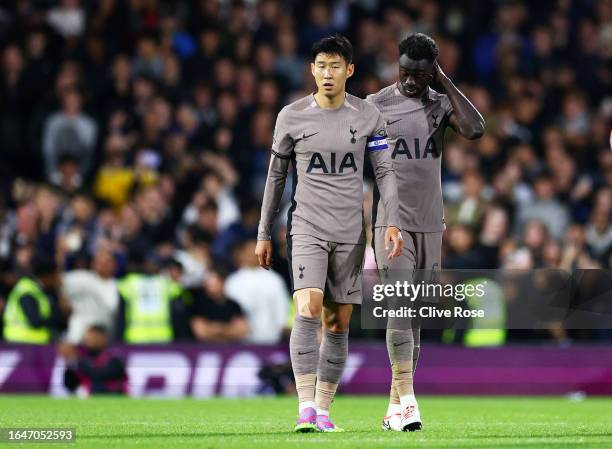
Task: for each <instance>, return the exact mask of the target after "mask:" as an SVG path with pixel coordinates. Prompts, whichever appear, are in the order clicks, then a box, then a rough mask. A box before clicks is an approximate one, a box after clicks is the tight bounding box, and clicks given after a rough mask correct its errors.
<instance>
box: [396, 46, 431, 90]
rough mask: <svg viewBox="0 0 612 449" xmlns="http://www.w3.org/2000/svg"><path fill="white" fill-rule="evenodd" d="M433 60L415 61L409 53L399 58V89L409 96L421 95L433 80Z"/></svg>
mask: <svg viewBox="0 0 612 449" xmlns="http://www.w3.org/2000/svg"><path fill="white" fill-rule="evenodd" d="M433 66H434V65H433V62H429V61H428V60H427V59H421V60H418V61H415V60H414V59H410V58H409V57H408V56H407V55H401V56H400V59H399V84H398V87H399V90H400V92H401V93H402V94H403V95H405V96H407V97H420V96H421V95H423V92H424V91H425V89H426V88H427V86H429V84H430V83H431V82H432V80H433V70H434V67H433Z"/></svg>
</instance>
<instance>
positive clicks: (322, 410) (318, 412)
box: [317, 407, 329, 416]
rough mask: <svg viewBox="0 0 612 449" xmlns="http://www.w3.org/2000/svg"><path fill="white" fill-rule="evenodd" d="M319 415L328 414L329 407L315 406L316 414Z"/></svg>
mask: <svg viewBox="0 0 612 449" xmlns="http://www.w3.org/2000/svg"><path fill="white" fill-rule="evenodd" d="M319 415H323V416H329V409H324V408H319V407H317V416H319Z"/></svg>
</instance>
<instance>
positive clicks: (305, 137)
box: [302, 132, 319, 139]
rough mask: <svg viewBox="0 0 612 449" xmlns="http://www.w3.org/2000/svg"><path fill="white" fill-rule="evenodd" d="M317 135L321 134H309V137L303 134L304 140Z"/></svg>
mask: <svg viewBox="0 0 612 449" xmlns="http://www.w3.org/2000/svg"><path fill="white" fill-rule="evenodd" d="M317 134H319V133H318V132H316V133H312V134H308V135H306V133H304V134H302V139H308V138H309V137H312V136H316V135H317Z"/></svg>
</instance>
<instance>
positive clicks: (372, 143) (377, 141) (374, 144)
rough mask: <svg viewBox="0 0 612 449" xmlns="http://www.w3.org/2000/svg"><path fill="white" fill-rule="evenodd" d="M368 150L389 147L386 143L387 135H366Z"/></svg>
mask: <svg viewBox="0 0 612 449" xmlns="http://www.w3.org/2000/svg"><path fill="white" fill-rule="evenodd" d="M367 148H368V151H382V150H386V149H387V148H389V145H387V137H386V136H385V137H383V136H369V137H368V146H367Z"/></svg>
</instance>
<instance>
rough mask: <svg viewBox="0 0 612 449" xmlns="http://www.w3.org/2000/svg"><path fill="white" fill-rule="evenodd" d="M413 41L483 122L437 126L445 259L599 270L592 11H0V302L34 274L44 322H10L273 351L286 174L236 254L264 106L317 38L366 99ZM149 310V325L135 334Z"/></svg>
mask: <svg viewBox="0 0 612 449" xmlns="http://www.w3.org/2000/svg"><path fill="white" fill-rule="evenodd" d="M417 31H419V32H424V33H427V34H429V35H431V36H432V37H433V38H434V39H435V40H436V42H437V44H438V46H439V48H440V56H439V63H440V65H441V66H442V68H443V70H444V71H445V73H446V74H447V75H448V76H449V77H450V78H451V79H452V80H453V81H454V82H455V84H457V85H458V86H459V87H460V88H461V89H462V91H463V92H464V93H465V94H466V96H467V97H468V98H470V99H471V100H472V102H473V103H474V104H475V105H476V107H477V108H478V110H479V111H481V113H482V114H483V116H484V117H485V119H486V123H487V129H486V133H485V135H484V136H483V137H482V138H481V139H479V140H476V141H467V140H465V139H463V138H460V137H458V136H456V135H455V134H454V133H453V132H452V130H449V131H448V132H447V135H446V148H445V152H444V155H443V168H442V170H443V173H442V175H443V178H442V179H443V185H442V188H443V192H444V197H445V204H446V212H445V215H446V222H447V231H446V235H445V244H444V254H443V261H444V262H443V266H444V267H445V268H491V269H494V268H521V269H531V268H545V267H549V268H564V269H591V268H607V269H609V268H610V267H611V264H612V225H611V216H612V151H610V143H609V139H610V128H611V123H612V95H611V93H612V89H611V84H612V1H611V0H582V1H577V0H554V1H553V0H549V1H541V2H540V1H539V2H527V1H512V0H510V1H492V0H482V1H468V0H463V1H450V0H449V1H445V0H439V1H437V0H405V1H384V0H380V1H379V0H338V1H317V0H314V1H308V2H299V1H278V0H260V1H255V0H250V1H249V0H235V1H232V0H225V1H223V0H192V1H188V0H177V1H163V0H125V1H120V0H97V1H79V0H59V1H44V0H38V1H34V0H31V1H28V0H16V1H14V2H8V3H4V6H1V7H0V54H1V69H0V304H2V305H4V307H2V306H0V308H2V309H3V310H4V313H5V314H6V310H7V307H6V306H7V305H8V304H9V303H10V302H11V291H14V287H15V285H16V284H17V283H18V282H19V281H20V279H23V278H24V276H27V275H33V276H34V278H35V279H37V281H38V282H39V284H40V285H39V286H40V288H41V290H42V291H43V293H42V294H43V295H47V296H48V298H49V303H50V307H49V310H47V307H46V306H44V304H46V302H45V301H44V300H42V299H41V298H39V297H38V296H39V294H38V293H37V291H36V289H35V288H31V286H29V285H26V286H25V287H23V288H25V289H26V290H24V291H25V293H24V295H22V297H21V298H20V307H18V308H17V309H18V310H19V312H12V313H13V315H14V316H13V315H12V316H11V318H10V319H11V320H12V322H13V323H17V324H18V323H19V320H22V322H23V319H24V318H23V315H18V314H19V313H22V314H24V315H25V317H27V320H28V321H29V322H30V323H31V324H32V323H35V324H36V325H37V326H38V329H41V328H45V329H47V330H48V333H44V335H43V334H38V336H33V334H29V335H30V336H29V337H28V338H33V339H36V338H38V339H39V341H40V339H41V338H42V339H45V340H47V339H52V338H54V337H57V336H58V335H60V334H63V333H65V335H66V338H67V339H68V341H71V342H74V343H78V342H80V341H81V340H82V338H83V335H84V333H85V331H86V329H87V328H88V327H89V326H90V325H92V324H103V325H105V326H106V329H108V330H110V332H112V334H113V335H114V336H115V337H116V338H117V339H118V340H123V341H126V342H128V343H140V342H147V341H170V340H198V341H215V342H228V341H247V342H254V343H275V342H278V341H280V340H282V339H283V338H285V336H286V333H287V327H288V326H289V323H290V322H291V311H290V308H291V305H290V304H291V295H290V291H289V273H288V269H287V263H286V244H285V239H284V236H285V226H284V220H285V217H286V208H287V204H288V203H289V198H290V190H289V189H290V186H291V180H290V179H289V180H288V182H287V190H286V194H285V197H284V200H283V204H284V206H285V210H284V211H283V213H281V215H280V217H279V223H278V226H277V227H276V231H275V235H274V239H275V245H274V248H275V251H276V256H275V258H274V263H275V265H274V270H271V271H265V270H263V269H260V268H258V266H257V259H256V258H255V256H254V247H255V238H256V228H257V223H258V219H259V208H260V199H261V197H262V194H263V187H264V183H265V177H266V173H267V164H268V157H269V148H270V146H271V143H272V142H271V141H272V133H273V128H274V123H275V119H276V114H277V113H278V111H279V110H280V108H281V107H282V106H283V105H284V104H287V103H289V102H291V101H293V100H295V99H298V98H300V97H302V96H305V95H307V94H308V93H310V92H312V91H313V89H314V83H313V81H312V77H311V75H310V68H309V65H308V63H309V50H310V47H311V45H312V43H313V42H315V41H316V40H318V39H319V38H321V37H323V36H326V35H329V34H331V33H335V32H340V33H342V34H344V35H346V36H347V37H349V38H350V39H351V41H352V42H353V45H354V48H355V59H354V62H355V66H356V74H355V76H354V77H353V78H351V79H350V80H349V83H348V85H347V90H348V92H350V93H352V94H354V95H357V96H360V97H365V95H367V94H369V93H373V92H376V91H377V90H379V89H380V88H382V87H384V86H386V85H388V84H391V83H393V82H394V81H396V79H397V71H398V66H397V59H398V50H397V44H398V42H399V41H400V39H401V38H403V37H404V36H405V35H407V34H408V33H411V32H417ZM434 87H435V86H434ZM368 178H369V181H368V183H367V185H366V188H365V203H366V214H367V215H369V205H370V204H371V185H372V181H371V179H372V176H371V173H369V172H368ZM366 218H367V219H369V217H366ZM368 227H369V223H368ZM372 258H373V256H372V255H371V251H370V253H369V255H368V257H367V260H366V268H373V263H372ZM138 276H141V277H142V276H149V278H151V279H153V280H154V281H155V282H152V283H151V284H150V285H151V287H150V290H151V291H150V292H149V293H150V295H148V296H147V295H145V297H144V299H143V298H132V296H133V295H132V294H131V293H130V292H131V290H130V289H131V285H132V283H131V282H132V281H133V279H135V277H138ZM24 285H25V284H24ZM119 293H121V295H119ZM24 297H25V299H24ZM18 299H19V298H18ZM139 301H140V302H139ZM136 302H139V303H138V304H136ZM166 302H167V304H169V306H168V307H165V306H164V307H162V308H160V314H161V315H160V316H159V317H158V321H160V322H161V321H165V322H166V325H164V326H161V327H159V326H158V328H155V326H153V325H148V324H146V323H145V325H142V323H140V327H138V324H136V325H135V324H134V322H135V321H138V318H137V317H138V316H139V313H140V312H139V311H142V310H149V311H150V310H151V308H155V307H158V304H160V303H162V304H166ZM147 308H148V309H147ZM17 309H15V310H17ZM161 309H163V310H161ZM356 315H357V318H358V313H357V314H356ZM3 322H4V323H6V322H7V320H3ZM158 324H159V323H158ZM147 326H148V327H147ZM4 334H5V337H6V334H7V330H6V329H4ZM351 334H352V336H355V337H358V336H359V335H364V334H366V333H364V332H363V331H360V329H359V328H354V331H353V330H352V331H351ZM378 335H380V334H378ZM369 336H372V335H371V334H370V335H369ZM568 336H570V337H571V333H570V334H568V333H567V332H564V331H563V330H562V329H556V330H554V332H549V333H545V335H539V337H540V338H553V339H557V340H559V341H565V340H566V339H567V338H568ZM584 338H595V337H594V335H591V334H587V335H586V336H584Z"/></svg>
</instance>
